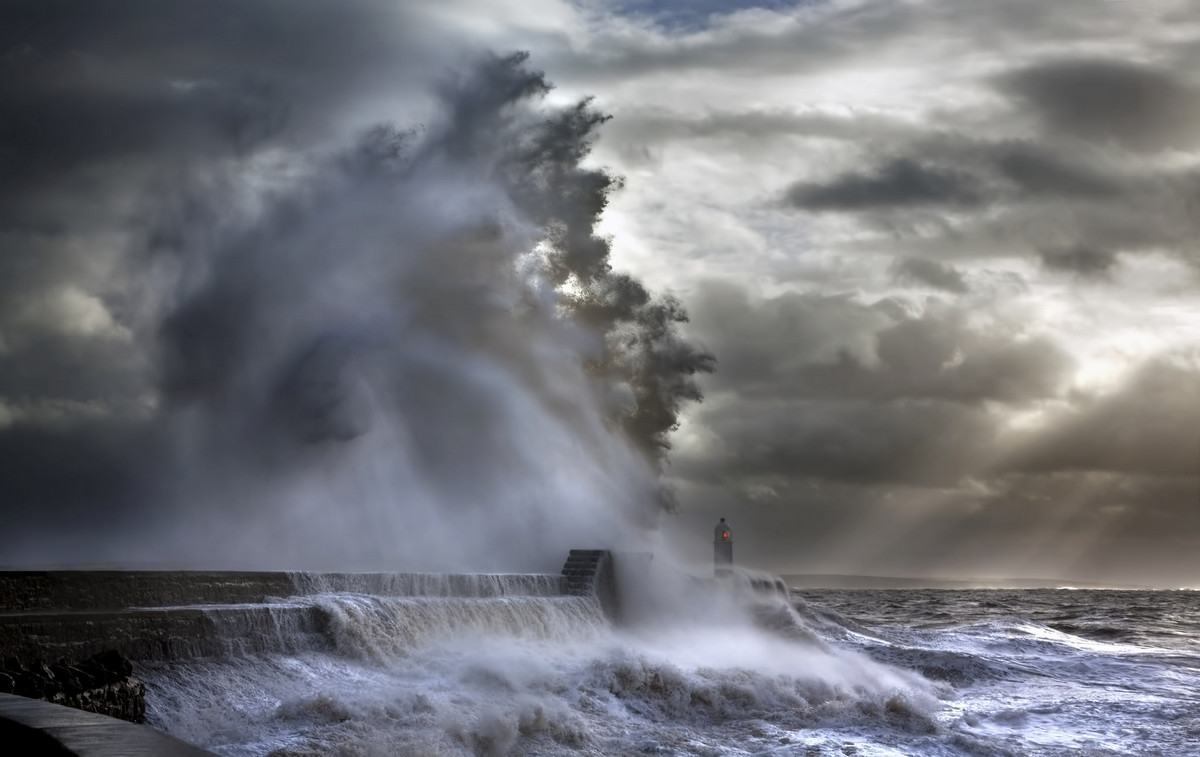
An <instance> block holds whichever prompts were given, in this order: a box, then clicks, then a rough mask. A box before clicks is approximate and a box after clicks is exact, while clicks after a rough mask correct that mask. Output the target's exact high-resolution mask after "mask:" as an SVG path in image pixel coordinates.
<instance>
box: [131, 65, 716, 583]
mask: <svg viewBox="0 0 1200 757" xmlns="http://www.w3.org/2000/svg"><path fill="white" fill-rule="evenodd" d="M549 89H550V85H549V84H548V83H547V82H546V80H545V78H544V77H543V75H542V74H541V73H539V72H535V71H532V70H530V69H529V68H527V66H526V56H525V55H524V54H516V55H511V56H508V57H495V56H489V57H487V58H485V59H483V60H482V61H480V62H479V63H478V64H477V65H475V66H474V67H473V68H472V69H471V70H470V71H469V72H468V73H467V74H465V75H463V76H461V77H459V78H457V79H456V80H454V81H452V82H448V83H446V84H444V85H443V86H442V87H441V88H440V91H439V96H440V97H441V99H442V101H443V102H444V105H445V108H444V111H443V116H442V117H441V118H440V119H438V120H435V121H434V122H432V123H430V124H428V125H427V126H426V127H424V128H422V129H416V130H408V131H406V130H403V129H400V128H398V127H393V126H379V127H376V128H374V129H372V130H370V131H368V132H367V133H366V134H365V135H364V136H363V137H361V138H360V139H359V140H358V141H357V142H356V143H355V144H354V145H353V146H352V147H350V148H349V149H344V150H340V151H338V152H336V153H335V154H332V155H323V156H319V157H307V158H305V159H304V160H302V161H294V160H293V161H292V162H290V163H288V167H287V170H286V171H276V172H275V173H273V174H271V173H268V172H264V171H263V170H262V169H261V168H257V169H249V170H248V169H246V168H245V165H246V164H245V163H242V164H241V165H242V171H241V173H240V174H237V175H225V176H222V177H219V178H214V177H212V176H209V177H208V178H207V179H206V180H205V181H204V182H199V183H194V184H192V185H190V186H189V187H188V189H187V191H185V192H183V193H180V194H177V195H176V199H175V201H174V202H171V203H164V204H163V208H164V210H163V212H161V213H159V214H158V215H157V216H156V219H155V222H154V224H153V229H152V233H151V234H149V236H148V238H149V240H150V244H149V245H148V246H147V249H148V250H149V255H148V256H147V258H146V260H147V261H148V263H149V267H148V270H150V271H151V272H152V276H153V280H154V281H155V282H156V283H155V284H154V286H153V287H151V289H152V291H155V292H158V294H157V295H156V296H155V297H154V298H152V299H153V303H154V304H153V307H152V308H151V310H152V313H153V315H152V317H151V318H150V322H151V323H153V324H154V326H153V332H154V336H155V337H156V338H157V344H158V346H159V355H160V361H159V362H160V367H161V391H160V396H161V406H160V408H159V412H158V415H159V420H160V421H161V422H162V423H163V424H164V426H163V428H164V429H165V432H164V433H165V435H166V437H167V438H168V439H169V446H170V449H171V450H172V455H171V457H172V458H173V459H174V460H175V461H177V462H178V470H177V471H175V472H174V473H173V474H172V476H171V478H172V483H171V485H170V490H171V491H170V494H169V496H170V497H171V498H172V499H174V500H176V501H179V502H182V503H184V504H185V505H186V507H183V508H181V509H174V512H175V515H174V516H173V517H175V518H176V519H177V520H176V522H175V525H174V526H173V530H174V533H175V536H173V537H168V538H167V539H165V540H164V541H163V545H164V547H165V548H166V549H168V550H169V553H170V555H171V556H172V558H173V559H176V560H179V559H182V560H184V561H192V560H204V561H208V562H212V561H214V560H217V561H221V562H225V561H227V560H232V561H234V562H236V563H238V564H241V565H246V566H249V567H257V566H259V565H263V566H265V565H266V564H272V565H278V564H280V563H284V564H288V565H297V566H303V567H311V568H321V567H339V568H381V569H388V568H394V567H418V568H422V569H454V570H464V569H490V568H496V567H504V568H513V569H517V568H520V569H545V568H549V567H551V566H552V565H553V563H555V562H557V561H559V560H561V557H562V554H563V550H564V549H566V548H567V547H569V546H573V545H578V544H583V543H587V544H599V545H602V546H611V545H615V544H618V543H624V544H629V543H631V540H635V539H636V537H637V534H638V533H644V532H645V531H646V530H647V529H649V528H650V527H652V526H653V525H654V523H655V521H656V519H657V516H658V515H659V514H660V513H661V511H662V509H663V506H664V505H666V506H667V507H669V505H670V503H669V495H664V492H663V489H662V487H661V486H660V485H659V483H658V480H657V473H658V472H659V470H661V466H662V465H663V462H664V459H665V458H664V456H665V453H666V450H667V449H668V446H669V445H668V441H667V434H668V433H669V431H670V430H671V429H673V428H674V427H675V425H676V418H677V414H678V411H679V409H680V408H681V406H683V405H684V404H685V403H686V402H688V401H695V400H699V399H700V393H699V391H698V389H697V387H696V384H695V383H694V381H693V376H694V374H695V373H696V372H698V371H710V370H711V369H712V366H713V358H712V357H711V356H710V355H708V354H706V353H704V352H703V351H701V350H698V349H697V348H695V347H694V346H692V345H691V344H689V343H688V342H686V341H685V340H683V339H682V338H681V337H680V335H679V333H678V331H677V325H678V324H679V323H680V322H682V321H684V320H686V315H685V313H684V310H683V308H682V307H681V305H680V303H679V302H677V301H676V300H674V299H673V298H670V297H659V298H656V297H653V296H652V295H651V294H650V293H649V292H648V291H647V290H646V289H645V288H644V287H643V286H642V285H641V284H640V283H639V282H637V281H636V280H635V279H633V278H631V277H630V276H628V275H625V274H621V273H616V272H614V271H613V270H612V268H611V266H610V262H609V253H610V244H609V241H608V240H607V239H605V238H602V237H599V236H597V235H596V234H595V233H594V228H595V224H596V223H597V220H598V218H599V215H600V213H601V212H602V211H603V210H604V207H605V204H606V202H607V198H608V196H609V193H610V192H612V191H613V190H614V189H616V188H617V187H618V186H619V183H620V182H619V180H618V179H616V178H615V177H613V176H612V175H611V174H609V173H606V172H604V171H602V170H596V169H592V168H587V167H585V166H584V165H583V161H584V159H585V158H586V157H587V155H588V152H589V149H590V146H591V143H592V141H593V139H594V138H595V135H596V130H597V127H599V126H600V125H601V124H602V123H603V122H604V121H605V120H606V116H604V115H602V114H601V113H599V112H597V111H596V110H595V109H594V108H593V107H592V105H591V103H590V102H589V101H583V102H580V103H577V104H575V105H573V106H570V107H566V108H560V109H554V108H547V107H543V106H542V102H541V98H542V96H543V95H545V94H546V92H548V91H549ZM280 176H283V177H284V178H280ZM181 198H182V199H181ZM163 282H167V285H166V286H164V284H163ZM163 292H168V294H165V295H164V294H163ZM180 512H182V513H183V515H182V518H180V516H179V513H180Z"/></svg>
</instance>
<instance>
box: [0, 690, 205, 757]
mask: <svg viewBox="0 0 1200 757" xmlns="http://www.w3.org/2000/svg"><path fill="white" fill-rule="evenodd" d="M0 740H2V742H3V752H4V754H12V755H27V754H28V755H45V756H46V757H71V756H72V755H75V756H77V757H143V755H144V757H155V756H156V755H157V756H159V757H213V753H212V752H209V751H206V750H204V749H201V748H200V747H197V746H192V745H191V744H188V743H186V742H183V741H180V740H179V739H177V738H175V737H173V736H168V735H167V734H165V733H163V732H162V731H157V730H155V729H153V728H151V727H149V726H144V725H134V724H133V723H126V722H125V721H124V720H117V719H116V718H109V717H105V716H104V715H96V714H93V713H91V712H84V711H83V710H76V709H73V708H71V707H63V706H62V705H57V704H51V703H50V702H44V701H42V700H40V699H28V698H26V697H19V696H15V695H13V694H0Z"/></svg>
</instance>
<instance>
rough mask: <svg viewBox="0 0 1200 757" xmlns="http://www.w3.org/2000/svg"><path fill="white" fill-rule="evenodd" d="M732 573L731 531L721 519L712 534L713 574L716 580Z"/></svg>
mask: <svg viewBox="0 0 1200 757" xmlns="http://www.w3.org/2000/svg"><path fill="white" fill-rule="evenodd" d="M732 571H733V531H732V530H730V528H729V524H728V523H726V522H725V519H724V518H721V522H720V523H718V524H717V528H716V530H715V531H714V532H713V574H714V575H716V576H717V578H722V577H724V576H728V575H729V574H730V573H731V572H732Z"/></svg>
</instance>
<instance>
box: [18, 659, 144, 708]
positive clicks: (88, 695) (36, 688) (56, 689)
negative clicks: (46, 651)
mask: <svg viewBox="0 0 1200 757" xmlns="http://www.w3.org/2000/svg"><path fill="white" fill-rule="evenodd" d="M132 674H133V663H131V662H130V661H129V660H127V659H125V657H123V656H122V655H121V654H120V653H118V652H117V651H115V650H109V651H106V652H101V653H100V654H97V655H93V656H92V657H89V658H88V659H86V660H82V661H80V662H78V663H75V664H72V663H70V662H69V661H67V660H66V659H62V658H60V659H59V660H58V661H57V662H54V663H51V664H46V662H45V661H44V660H40V659H37V660H33V661H32V662H29V663H28V664H27V663H26V662H25V661H23V660H19V659H17V658H15V657H9V658H6V659H5V660H4V668H3V670H0V691H3V692H5V693H11V694H18V695H20V696H26V697H31V698H33V699H45V700H47V701H50V702H54V703H55V704H61V705H66V706H68V707H74V708H76V709H80V710H86V711H88V712H95V713H98V714H100V715H108V716H109V717H114V718H120V719H122V720H128V721H129V722H131V723H144V722H145V721H146V687H145V686H144V685H143V684H142V683H141V682H140V681H137V680H134V679H133V678H132V677H131V676H132Z"/></svg>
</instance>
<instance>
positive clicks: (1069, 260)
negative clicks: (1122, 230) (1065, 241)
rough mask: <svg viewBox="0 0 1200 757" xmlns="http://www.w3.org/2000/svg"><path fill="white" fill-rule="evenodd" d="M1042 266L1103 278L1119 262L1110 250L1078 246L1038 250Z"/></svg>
mask: <svg viewBox="0 0 1200 757" xmlns="http://www.w3.org/2000/svg"><path fill="white" fill-rule="evenodd" d="M1038 255H1039V256H1041V258H1042V265H1044V266H1046V267H1047V268H1051V269H1054V270H1058V271H1071V272H1074V273H1078V274H1079V275H1080V276H1101V275H1103V274H1105V273H1107V272H1108V271H1109V269H1110V268H1112V267H1113V265H1115V264H1116V262H1117V256H1116V255H1114V254H1113V253H1112V252H1110V251H1108V250H1099V249H1096V248H1094V247H1086V246H1083V245H1076V246H1075V247H1066V248H1061V247H1060V248H1050V249H1042V250H1038Z"/></svg>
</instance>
